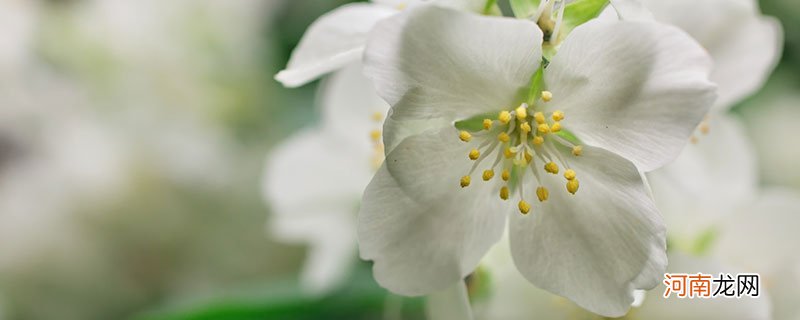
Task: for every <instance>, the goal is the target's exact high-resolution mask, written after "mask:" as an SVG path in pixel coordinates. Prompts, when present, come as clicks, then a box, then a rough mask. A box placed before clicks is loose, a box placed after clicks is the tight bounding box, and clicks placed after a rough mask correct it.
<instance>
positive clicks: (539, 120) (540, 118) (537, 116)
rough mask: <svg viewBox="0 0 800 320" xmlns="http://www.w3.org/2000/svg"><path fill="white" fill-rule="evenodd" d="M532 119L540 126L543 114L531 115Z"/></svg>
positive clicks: (542, 121)
mask: <svg viewBox="0 0 800 320" xmlns="http://www.w3.org/2000/svg"><path fill="white" fill-rule="evenodd" d="M533 119H534V120H536V123H539V124H542V123H544V121H545V119H544V113H541V112H537V113H534V114H533Z"/></svg>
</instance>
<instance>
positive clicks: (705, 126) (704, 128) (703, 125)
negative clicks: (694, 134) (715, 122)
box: [700, 121, 710, 134]
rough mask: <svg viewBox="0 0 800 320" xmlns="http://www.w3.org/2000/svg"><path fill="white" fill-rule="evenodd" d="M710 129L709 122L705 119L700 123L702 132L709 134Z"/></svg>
mask: <svg viewBox="0 0 800 320" xmlns="http://www.w3.org/2000/svg"><path fill="white" fill-rule="evenodd" d="M709 129H710V128H709V126H708V122H705V121H703V122H701V123H700V133H702V134H708V131H709Z"/></svg>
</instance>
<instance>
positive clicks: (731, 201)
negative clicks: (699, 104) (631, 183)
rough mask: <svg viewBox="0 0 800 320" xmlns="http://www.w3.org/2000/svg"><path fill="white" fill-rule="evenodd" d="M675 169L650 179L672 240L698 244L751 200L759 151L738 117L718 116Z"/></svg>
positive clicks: (663, 170)
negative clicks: (715, 227)
mask: <svg viewBox="0 0 800 320" xmlns="http://www.w3.org/2000/svg"><path fill="white" fill-rule="evenodd" d="M708 121H709V122H708V128H709V132H708V134H707V135H704V134H702V133H697V134H696V136H697V137H698V140H697V143H693V144H689V145H688V146H686V148H684V149H683V152H682V153H681V155H680V156H679V157H678V158H677V159H676V160H675V161H674V162H673V163H671V164H668V165H667V166H665V167H663V168H661V169H659V170H656V171H653V172H651V173H649V174H648V178H649V182H650V187H651V188H652V189H653V194H654V195H655V199H656V204H657V205H658V208H659V209H660V211H661V213H662V214H663V215H664V221H665V222H666V223H667V230H669V232H670V237H671V238H672V240H676V239H681V240H688V241H691V240H695V239H696V237H697V236H699V235H701V233H703V232H706V231H708V230H709V228H712V227H714V226H715V225H716V224H718V223H720V222H721V221H722V219H724V218H725V217H726V216H727V215H729V214H732V213H733V212H732V211H733V209H735V208H737V207H739V206H741V205H742V204H746V203H749V202H750V201H753V199H754V198H755V194H756V187H757V184H758V180H757V179H758V178H757V176H756V171H757V166H756V159H755V152H754V150H753V146H752V145H751V144H750V141H749V140H748V139H747V136H746V133H745V132H744V129H743V128H742V126H741V124H740V123H739V121H738V120H737V119H736V118H733V117H731V116H728V115H725V114H714V115H712V116H711V117H710V118H709V119H708Z"/></svg>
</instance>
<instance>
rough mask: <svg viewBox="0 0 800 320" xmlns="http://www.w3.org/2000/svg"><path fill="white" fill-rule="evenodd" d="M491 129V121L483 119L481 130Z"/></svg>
mask: <svg viewBox="0 0 800 320" xmlns="http://www.w3.org/2000/svg"><path fill="white" fill-rule="evenodd" d="M491 128H492V120H491V119H483V130H489V129H491Z"/></svg>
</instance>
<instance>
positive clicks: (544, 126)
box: [536, 123, 550, 134]
mask: <svg viewBox="0 0 800 320" xmlns="http://www.w3.org/2000/svg"><path fill="white" fill-rule="evenodd" d="M536 130H538V131H539V133H541V134H545V133H549V132H550V126H548V125H547V124H546V123H542V124H540V125H538V126H537V127H536Z"/></svg>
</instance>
